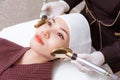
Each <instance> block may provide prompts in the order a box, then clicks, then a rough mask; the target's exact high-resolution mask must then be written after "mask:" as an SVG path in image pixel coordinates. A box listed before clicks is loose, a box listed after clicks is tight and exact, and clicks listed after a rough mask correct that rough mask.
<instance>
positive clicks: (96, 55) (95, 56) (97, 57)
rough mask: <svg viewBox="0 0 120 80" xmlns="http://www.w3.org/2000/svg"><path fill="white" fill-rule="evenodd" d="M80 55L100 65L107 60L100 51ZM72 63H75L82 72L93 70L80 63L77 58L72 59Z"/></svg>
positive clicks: (79, 55)
mask: <svg viewBox="0 0 120 80" xmlns="http://www.w3.org/2000/svg"><path fill="white" fill-rule="evenodd" d="M78 57H79V58H81V59H85V60H87V61H89V62H91V63H93V64H96V65H98V66H101V65H102V64H103V63H104V62H105V59H104V56H103V54H102V53H101V52H100V51H97V52H93V53H91V54H78ZM71 63H73V64H75V66H76V67H77V68H78V69H79V70H80V71H82V72H92V70H91V69H90V68H88V67H86V66H84V65H82V64H80V63H79V62H78V61H77V60H72V61H71Z"/></svg>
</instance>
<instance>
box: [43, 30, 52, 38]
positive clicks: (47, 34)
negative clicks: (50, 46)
mask: <svg viewBox="0 0 120 80" xmlns="http://www.w3.org/2000/svg"><path fill="white" fill-rule="evenodd" d="M42 34H43V37H44V38H46V39H48V38H49V37H50V34H49V32H47V31H42Z"/></svg>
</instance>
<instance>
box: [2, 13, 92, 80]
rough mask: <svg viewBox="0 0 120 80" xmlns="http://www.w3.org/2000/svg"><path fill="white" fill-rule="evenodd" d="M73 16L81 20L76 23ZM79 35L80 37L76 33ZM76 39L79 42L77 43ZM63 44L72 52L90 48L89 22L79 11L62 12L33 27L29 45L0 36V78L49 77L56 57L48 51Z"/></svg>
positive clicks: (36, 79) (46, 79)
mask: <svg viewBox="0 0 120 80" xmlns="http://www.w3.org/2000/svg"><path fill="white" fill-rule="evenodd" d="M75 19H78V20H81V19H82V20H83V21H81V23H80V22H79V21H75ZM84 23H85V25H84V26H81V25H82V24H84ZM81 27H83V30H81ZM74 28H75V29H74ZM80 33H83V34H84V33H85V34H84V35H83V34H80ZM80 35H81V37H82V39H81V38H80V37H78V36H80ZM78 41H81V43H83V44H78V43H77V42H78ZM73 43H74V44H73ZM63 47H65V48H67V47H70V48H71V49H72V50H73V51H74V52H76V51H77V50H78V51H87V52H88V51H90V47H91V39H90V33H89V25H88V23H87V20H86V19H85V18H84V17H83V16H82V15H81V14H78V13H74V14H69V15H62V16H58V17H55V18H54V19H50V20H48V21H47V22H46V23H45V24H44V25H42V26H40V27H39V28H38V29H37V30H36V33H35V35H34V37H33V38H32V40H31V41H30V47H22V46H20V45H17V44H16V43H13V42H11V41H8V40H6V39H3V38H0V80H51V77H52V76H51V72H52V66H53V62H54V61H55V60H56V58H55V57H53V56H51V54H50V53H51V51H52V50H53V49H56V48H63ZM86 49H87V50H86Z"/></svg>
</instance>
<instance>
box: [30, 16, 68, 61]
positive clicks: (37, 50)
mask: <svg viewBox="0 0 120 80" xmlns="http://www.w3.org/2000/svg"><path fill="white" fill-rule="evenodd" d="M69 39H70V38H69V29H68V26H67V24H66V23H65V22H64V20H62V19H61V18H59V17H58V18H55V19H51V20H49V21H48V22H47V23H45V24H44V25H42V26H41V27H39V28H38V29H37V31H36V34H35V36H34V37H33V38H32V40H31V42H30V47H31V50H30V51H32V53H34V54H33V56H36V57H38V58H39V59H43V60H45V61H48V60H52V59H54V57H53V56H51V55H50V53H51V51H52V50H53V49H57V48H63V47H65V48H66V47H69Z"/></svg>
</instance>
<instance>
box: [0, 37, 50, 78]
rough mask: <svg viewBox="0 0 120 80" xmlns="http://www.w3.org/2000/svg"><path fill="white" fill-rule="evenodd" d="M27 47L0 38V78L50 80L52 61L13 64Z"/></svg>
mask: <svg viewBox="0 0 120 80" xmlns="http://www.w3.org/2000/svg"><path fill="white" fill-rule="evenodd" d="M28 49H29V48H24V47H22V46H19V45H17V44H15V43H13V42H10V41H8V40H5V39H2V38H0V80H51V73H52V71H51V70H52V62H47V63H40V64H39V63H38V64H27V65H15V62H16V61H17V60H19V59H20V58H21V57H22V55H23V54H24V53H25V52H26V51H27V50H28Z"/></svg>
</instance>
